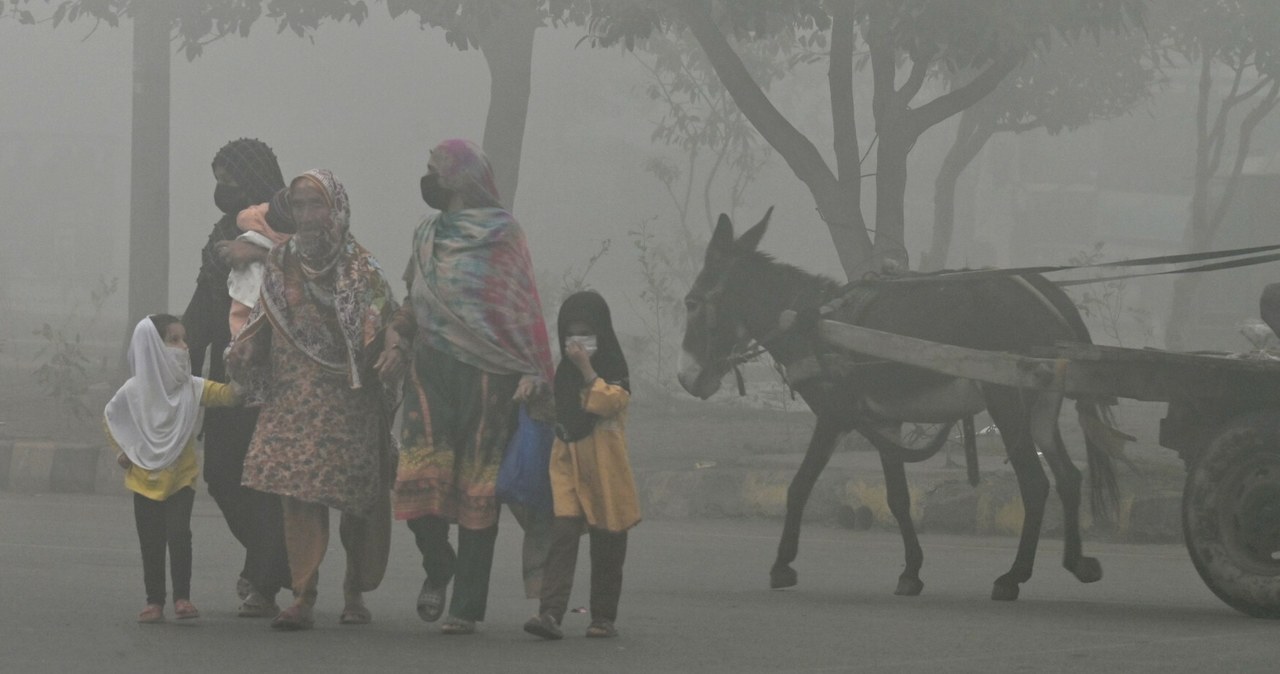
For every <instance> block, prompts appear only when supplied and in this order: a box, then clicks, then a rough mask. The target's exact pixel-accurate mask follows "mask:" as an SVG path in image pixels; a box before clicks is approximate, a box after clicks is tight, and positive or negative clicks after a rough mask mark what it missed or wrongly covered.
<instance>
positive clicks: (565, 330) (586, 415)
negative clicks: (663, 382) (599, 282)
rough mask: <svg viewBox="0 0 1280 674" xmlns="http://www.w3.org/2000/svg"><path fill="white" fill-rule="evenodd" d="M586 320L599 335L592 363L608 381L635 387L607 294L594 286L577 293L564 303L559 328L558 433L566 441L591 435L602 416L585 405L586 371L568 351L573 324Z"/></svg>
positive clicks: (557, 371) (558, 319) (561, 306)
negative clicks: (588, 409) (615, 331)
mask: <svg viewBox="0 0 1280 674" xmlns="http://www.w3.org/2000/svg"><path fill="white" fill-rule="evenodd" d="M578 322H581V323H586V324H587V325H589V326H591V330H592V332H594V333H595V335H596V352H595V353H594V354H592V355H591V367H592V369H594V370H595V371H596V374H597V375H598V376H599V377H600V378H601V379H603V380H605V381H606V382H608V383H610V384H614V385H616V386H621V387H622V388H624V389H626V390H627V391H630V390H631V380H630V372H629V371H628V370H627V359H626V357H625V356H623V355H622V347H621V346H619V345H618V336H617V335H616V334H614V332H613V319H612V318H611V317H610V314H609V305H608V304H606V303H605V301H604V298H603V297H601V296H600V293H597V292H595V291H592V290H586V291H583V292H578V293H574V294H572V295H570V296H569V298H568V299H566V300H565V301H564V304H562V305H560V315H559V317H557V319H556V332H557V334H558V336H559V338H560V364H559V365H558V366H556V381H555V396H556V435H557V436H558V437H559V438H560V439H561V440H563V441H565V442H575V441H577V440H581V439H582V438H585V437H587V436H588V435H591V431H593V430H594V429H595V426H596V421H598V420H599V417H598V416H596V415H594V414H591V413H590V412H588V411H586V410H584V409H583V408H582V387H583V385H584V384H585V383H586V382H585V381H583V379H582V372H581V371H580V370H578V366H577V365H574V364H573V361H571V360H569V359H568V358H566V357H565V355H564V343H565V339H566V338H568V337H569V326H570V325H572V324H574V323H578Z"/></svg>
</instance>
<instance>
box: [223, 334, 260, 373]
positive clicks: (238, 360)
mask: <svg viewBox="0 0 1280 674" xmlns="http://www.w3.org/2000/svg"><path fill="white" fill-rule="evenodd" d="M254 351H255V349H254V346H253V340H252V339H246V340H244V341H237V342H232V344H231V348H230V349H228V350H227V365H228V366H230V367H231V368H232V369H236V370H238V369H242V368H247V367H248V366H249V363H251V362H252V361H253V356H254Z"/></svg>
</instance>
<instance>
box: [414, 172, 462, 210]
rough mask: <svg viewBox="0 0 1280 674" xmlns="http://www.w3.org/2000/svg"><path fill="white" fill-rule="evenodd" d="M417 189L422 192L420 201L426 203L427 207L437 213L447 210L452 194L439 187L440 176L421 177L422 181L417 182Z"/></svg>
mask: <svg viewBox="0 0 1280 674" xmlns="http://www.w3.org/2000/svg"><path fill="white" fill-rule="evenodd" d="M418 187H419V188H420V189H421V190H422V200H423V201H425V202H427V205H428V206H430V207H432V208H434V209H436V210H437V211H443V210H445V209H447V208H449V198H450V197H452V196H453V193H452V192H450V191H449V190H447V189H445V188H443V187H441V186H440V176H438V175H435V174H434V173H428V174H427V175H425V176H422V180H421V181H419V182H418Z"/></svg>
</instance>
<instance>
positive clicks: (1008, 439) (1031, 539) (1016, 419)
mask: <svg viewBox="0 0 1280 674" xmlns="http://www.w3.org/2000/svg"><path fill="white" fill-rule="evenodd" d="M987 411H988V412H989V413H990V414H991V419H992V420H993V421H995V423H996V427H997V428H999V429H1000V435H1001V437H1002V438H1003V439H1004V446H1005V452H1006V453H1007V454H1008V456H1009V463H1010V464H1011V465H1012V466H1013V472H1014V474H1015V475H1016V476H1017V478H1018V491H1019V493H1020V494H1021V495H1022V511H1023V517H1022V536H1021V538H1019V540H1018V554H1017V555H1016V556H1015V557H1014V560H1013V566H1012V567H1010V569H1009V571H1008V572H1007V573H1005V574H1004V575H1003V576H1000V577H999V578H997V579H996V581H995V584H994V586H993V587H992V588H991V598H992V599H996V600H1000V601H1012V600H1014V599H1017V598H1018V592H1019V585H1020V584H1022V583H1025V582H1026V581H1027V580H1029V579H1030V578H1031V569H1032V567H1033V566H1034V565H1035V561H1036V546H1037V545H1039V543H1040V526H1041V524H1042V523H1043V522H1044V504H1045V501H1046V500H1047V499H1048V497H1049V478H1048V477H1047V476H1046V475H1045V474H1044V469H1043V468H1041V467H1040V459H1039V458H1038V457H1037V456H1036V448H1035V444H1034V442H1033V441H1032V439H1031V431H1030V428H1029V426H1030V424H1029V423H1028V418H1027V417H1028V414H1027V412H1028V410H1027V409H1026V407H1025V406H1024V404H1023V401H1022V400H1021V399H1020V395H1019V393H1018V392H1017V391H1014V390H1011V389H1003V388H1002V389H998V390H991V391H989V393H988V407H987Z"/></svg>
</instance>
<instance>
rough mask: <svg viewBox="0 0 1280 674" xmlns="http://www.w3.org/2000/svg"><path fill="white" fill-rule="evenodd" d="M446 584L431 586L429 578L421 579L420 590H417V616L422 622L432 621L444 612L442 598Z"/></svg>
mask: <svg viewBox="0 0 1280 674" xmlns="http://www.w3.org/2000/svg"><path fill="white" fill-rule="evenodd" d="M447 588H448V586H447V585H445V586H442V587H432V585H431V581H430V580H424V581H422V591H420V592H418V617H419V618H422V620H423V621H424V622H429V623H433V622H435V621H437V620H439V619H440V616H441V615H443V614H444V598H445V591H446V589H447Z"/></svg>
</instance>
